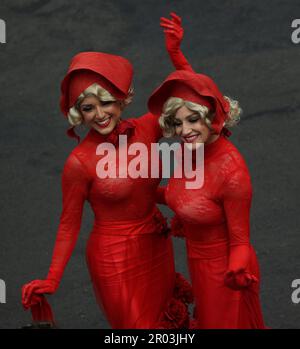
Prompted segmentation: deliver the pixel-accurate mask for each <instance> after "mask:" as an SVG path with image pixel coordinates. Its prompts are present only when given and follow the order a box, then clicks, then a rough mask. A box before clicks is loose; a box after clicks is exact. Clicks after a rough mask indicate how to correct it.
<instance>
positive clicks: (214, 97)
mask: <svg viewBox="0 0 300 349" xmlns="http://www.w3.org/2000/svg"><path fill="white" fill-rule="evenodd" d="M170 97H179V98H182V99H184V100H186V101H190V102H194V103H197V104H201V105H205V106H206V107H208V108H209V109H210V110H211V111H213V112H215V116H214V118H213V121H212V128H213V129H214V130H215V132H217V133H220V132H221V130H222V128H223V126H224V122H225V121H226V119H227V118H228V112H229V110H230V106H229V103H228V101H227V100H226V99H225V98H224V96H223V94H222V93H221V92H220V90H219V88H218V87H217V85H216V84H215V83H214V82H213V80H212V79H211V78H210V77H208V76H206V75H203V74H196V73H194V72H190V71H186V70H176V71H175V72H173V73H171V74H170V75H169V76H168V77H167V78H166V80H165V81H164V82H163V83H162V84H161V85H160V86H159V87H158V88H157V89H156V90H155V91H154V92H153V93H152V95H151V96H150V98H149V100H148V108H149V110H150V112H151V113H152V114H155V115H161V114H162V111H163V106H164V104H165V102H166V101H167V100H168V99H169V98H170Z"/></svg>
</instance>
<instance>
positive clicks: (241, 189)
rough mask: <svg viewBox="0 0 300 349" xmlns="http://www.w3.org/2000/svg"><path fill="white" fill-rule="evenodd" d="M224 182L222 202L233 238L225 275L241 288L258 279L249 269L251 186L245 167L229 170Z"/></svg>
mask: <svg viewBox="0 0 300 349" xmlns="http://www.w3.org/2000/svg"><path fill="white" fill-rule="evenodd" d="M228 178H229V179H228V180H227V181H226V182H225V183H224V185H223V188H224V191H223V203H224V210H225V213H226V220H227V227H228V231H229V239H230V254H229V263H228V269H227V271H226V273H225V276H224V282H225V284H226V286H228V287H230V288H232V289H234V290H240V289H243V288H246V287H249V286H250V285H251V284H253V283H257V282H258V280H257V278H256V276H255V275H252V274H251V273H250V272H249V270H248V269H247V268H248V266H249V260H250V238H249V235H250V233H249V230H250V218H249V217H250V207H251V200H252V186H251V181H250V176H249V173H248V170H247V168H246V167H240V168H238V169H236V170H234V171H233V172H232V173H230V174H229V176H228Z"/></svg>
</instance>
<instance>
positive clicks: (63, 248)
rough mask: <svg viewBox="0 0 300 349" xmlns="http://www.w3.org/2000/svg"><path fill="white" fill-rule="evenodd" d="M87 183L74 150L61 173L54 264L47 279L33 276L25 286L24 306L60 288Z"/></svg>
mask: <svg viewBox="0 0 300 349" xmlns="http://www.w3.org/2000/svg"><path fill="white" fill-rule="evenodd" d="M88 183H89V182H88V179H87V175H86V172H85V170H84V169H83V166H82V164H81V163H80V161H79V160H78V159H77V157H76V156H74V155H73V154H71V155H70V156H69V158H68V160H67V161H66V164H65V167H64V170H63V174H62V191H63V210H62V214H61V217H60V224H59V228H58V232H57V237H56V241H55V246H54V252H53V257H52V262H51V266H50V268H49V272H48V275H47V278H46V280H34V281H32V282H30V283H28V284H26V285H24V286H23V288H22V304H23V306H24V308H25V309H29V308H32V307H33V306H36V305H37V304H39V302H41V297H40V296H41V295H42V294H53V293H54V292H55V291H56V290H57V288H58V286H59V283H60V280H61V277H62V275H63V272H64V269H65V267H66V264H67V262H68V260H69V259H70V256H71V254H72V251H73V249H74V247H75V244H76V241H77V237H78V234H79V230H80V225H81V217H82V211H83V205H84V201H85V199H86V197H87V195H88Z"/></svg>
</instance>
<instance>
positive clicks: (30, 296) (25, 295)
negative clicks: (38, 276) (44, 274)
mask: <svg viewBox="0 0 300 349" xmlns="http://www.w3.org/2000/svg"><path fill="white" fill-rule="evenodd" d="M57 288H58V283H57V282H56V281H54V280H47V279H46V280H34V281H31V282H29V283H28V284H25V285H24V286H23V287H22V304H23V307H24V308H25V309H26V310H27V309H29V308H31V307H33V306H34V305H37V304H39V303H40V301H41V298H40V295H42V294H44V293H46V294H52V293H54V292H55V291H56V290H57Z"/></svg>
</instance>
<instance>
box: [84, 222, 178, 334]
mask: <svg viewBox="0 0 300 349" xmlns="http://www.w3.org/2000/svg"><path fill="white" fill-rule="evenodd" d="M131 227H132V224H131ZM120 231H121V229H119V232H120ZM113 232H116V230H115V229H113V227H111V226H110V227H108V226H107V227H104V228H103V227H98V228H97V227H96V228H94V230H93V232H92V234H91V235H90V238H89V241H88V244H87V253H86V257H87V264H88V269H89V272H90V276H91V279H92V283H93V287H94V292H95V295H96V299H97V302H98V304H99V305H100V308H101V309H102V312H103V313H104V315H105V316H106V318H107V320H108V322H109V324H110V325H111V327H112V328H115V329H116V328H118V329H126V328H127V329H129V328H132V329H135V328H144V329H147V328H157V326H158V321H159V319H160V317H161V314H162V312H163V311H164V310H165V308H166V304H167V303H168V300H169V299H170V298H171V297H172V293H173V288H174V282H175V269H174V258H173V247H172V242H171V238H170V237H166V235H164V234H161V233H160V232H158V233H150V234H149V233H147V234H141V233H139V234H132V232H131V233H130V234H127V233H126V230H123V235H114V234H113Z"/></svg>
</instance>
